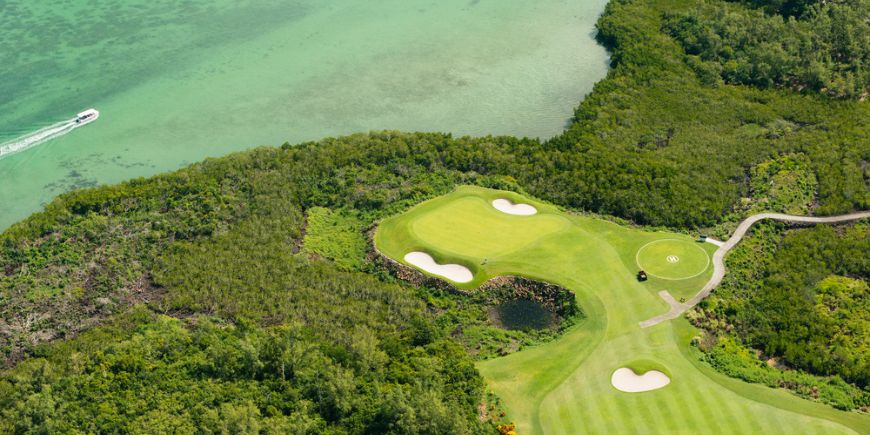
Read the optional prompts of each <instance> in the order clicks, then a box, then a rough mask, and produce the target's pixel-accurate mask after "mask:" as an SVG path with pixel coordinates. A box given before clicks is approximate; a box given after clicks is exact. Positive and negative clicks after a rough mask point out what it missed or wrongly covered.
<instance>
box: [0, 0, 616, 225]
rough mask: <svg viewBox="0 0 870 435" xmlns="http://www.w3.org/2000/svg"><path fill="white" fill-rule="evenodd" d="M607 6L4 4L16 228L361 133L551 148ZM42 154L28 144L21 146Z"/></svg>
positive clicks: (224, 1) (0, 37) (191, 1)
mask: <svg viewBox="0 0 870 435" xmlns="http://www.w3.org/2000/svg"><path fill="white" fill-rule="evenodd" d="M605 4H606V0H576V1H569V0H535V1H527V0H524V1H519V0H461V1H459V0H438V1H434V0H429V1H427V0H368V1H362V0H318V1H313V0H283V1H277V0H257V1H254V0H247V1H245V0H240V1H229V0H209V1H203V0H185V1H178V0H104V1H100V0H91V1H85V0H62V1H48V0H36V1H4V0H0V77H2V80H0V144H2V145H0V154H3V147H4V146H5V147H6V149H7V150H11V149H13V148H15V146H16V143H17V144H18V145H21V143H20V142H19V140H20V139H21V138H26V137H28V136H30V135H32V134H33V133H34V132H37V131H40V130H42V131H43V132H45V131H48V130H46V128H49V127H53V126H54V127H56V126H63V122H65V121H67V120H69V119H70V118H72V117H73V116H74V115H75V114H76V113H77V112H79V111H81V110H83V109H86V108H90V107H94V108H97V109H98V110H100V112H101V116H100V119H98V120H97V121H96V122H94V123H92V124H89V125H86V126H83V127H81V128H77V129H69V131H63V128H61V129H60V130H59V131H57V132H54V131H53V130H52V131H50V132H49V133H51V134H50V135H49V136H50V137H53V139H51V140H47V141H44V142H42V143H39V141H35V142H34V143H37V145H35V146H30V148H28V149H26V150H23V151H20V152H17V153H14V154H6V155H2V156H0V229H3V228H6V227H8V226H9V225H10V224H12V223H13V222H15V221H17V220H20V219H22V218H24V217H26V216H27V215H28V214H30V213H32V212H34V211H36V210H38V209H39V208H40V207H41V206H42V205H43V204H45V203H46V202H48V201H50V200H51V198H52V197H54V196H56V195H57V194H59V193H62V192H64V191H67V190H70V189H73V188H76V187H83V186H91V185H96V184H100V183H107V182H117V181H121V180H124V179H127V178H131V177H136V176H145V175H151V174H154V173H157V172H161V171H166V170H171V169H176V168H179V167H181V166H184V165H186V164H189V163H191V162H195V161H198V160H201V159H203V158H205V157H208V156H219V155H223V154H226V153H228V152H232V151H237V150H242V149H245V148H250V147H253V146H258V145H278V144H281V143H283V142H285V141H289V142H291V143H294V142H300V141H304V140H313V139H318V138H321V137H325V136H335V135H341V134H349V133H354V132H361V131H370V130H382V129H398V130H407V131H442V132H451V133H454V134H456V135H487V134H511V135H519V136H529V137H541V138H547V137H550V136H553V135H555V134H557V133H559V132H560V131H561V130H562V129H563V128H564V126H565V125H566V122H567V120H568V118H569V117H570V115H571V113H572V109H573V108H574V107H575V106H576V105H577V103H578V102H579V101H580V100H581V99H582V97H583V95H585V94H586V93H588V92H589V91H590V90H591V89H592V85H593V84H594V83H595V82H596V81H598V80H600V79H601V78H603V77H604V75H605V74H606V72H607V53H606V52H605V50H604V49H603V48H602V47H600V46H599V45H597V44H596V43H595V41H594V23H595V20H596V19H597V17H598V15H599V14H600V13H601V11H602V10H603V8H604V5H605ZM19 148H26V147H19Z"/></svg>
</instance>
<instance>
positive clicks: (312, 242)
mask: <svg viewBox="0 0 870 435" xmlns="http://www.w3.org/2000/svg"><path fill="white" fill-rule="evenodd" d="M307 215H308V219H307V225H306V227H305V238H304V239H303V245H302V250H303V252H307V253H310V254H316V255H319V256H321V257H325V258H328V259H330V260H332V261H334V262H335V264H336V265H338V266H339V267H341V268H342V269H345V270H354V269H359V268H360V267H361V266H362V263H363V260H364V259H365V255H366V240H365V237H364V236H363V234H362V226H363V225H362V223H361V222H360V221H359V219H357V218H356V217H354V216H353V215H351V214H350V213H348V212H346V211H333V210H330V209H328V208H324V207H313V208H311V209H309V210H308V212H307Z"/></svg>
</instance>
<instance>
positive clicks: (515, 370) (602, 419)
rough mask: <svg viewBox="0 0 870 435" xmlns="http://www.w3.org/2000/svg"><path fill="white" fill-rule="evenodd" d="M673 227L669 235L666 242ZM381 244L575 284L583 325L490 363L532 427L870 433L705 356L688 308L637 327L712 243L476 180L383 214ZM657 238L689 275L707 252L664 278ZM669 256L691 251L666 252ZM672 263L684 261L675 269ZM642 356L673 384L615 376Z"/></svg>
mask: <svg viewBox="0 0 870 435" xmlns="http://www.w3.org/2000/svg"><path fill="white" fill-rule="evenodd" d="M502 197H503V198H507V199H510V200H512V201H514V202H525V203H529V204H532V205H534V206H535V207H537V208H538V210H539V214H538V215H535V216H531V217H517V216H510V215H505V214H503V213H500V212H497V211H494V210H491V207H489V203H490V202H491V201H492V200H493V199H497V198H502ZM535 222H539V224H534V223H535ZM529 223H533V224H529ZM662 240H667V241H668V242H657V241H662ZM651 242H655V243H653V244H652V245H650V243H651ZM375 243H376V245H377V246H378V248H379V249H380V250H381V252H383V253H384V254H385V255H388V256H390V257H391V258H394V259H397V260H401V259H402V257H403V256H404V254H405V253H407V252H409V251H412V250H424V251H427V252H429V253H431V254H432V255H433V256H434V257H436V259H438V260H439V261H442V262H444V261H449V262H459V263H462V264H466V265H469V267H472V270H473V271H474V272H475V280H474V281H473V282H472V283H470V284H469V285H468V286H467V287H469V288H473V287H476V286H477V285H479V284H480V283H482V282H483V281H485V280H486V279H488V278H490V277H492V276H496V275H500V274H513V275H522V276H528V277H533V278H538V279H542V280H546V281H548V282H553V283H557V284H560V285H563V286H565V287H567V288H569V289H571V290H572V291H574V292H575V293H576V294H577V298H578V302H579V303H580V304H581V306H582V307H583V309H584V311H585V312H586V314H587V318H586V320H584V321H583V322H582V323H581V324H579V325H577V326H575V327H574V328H572V329H570V330H569V331H567V332H566V333H565V334H564V335H563V336H562V337H560V338H559V339H557V340H555V341H553V342H551V343H548V344H545V345H541V346H537V347H533V348H529V349H525V350H523V351H521V352H518V353H515V354H512V355H509V356H507V357H503V358H497V359H493V360H488V361H483V362H481V363H479V365H478V368H479V369H480V371H481V373H483V375H484V377H485V378H486V380H487V382H488V384H489V386H490V388H491V389H492V390H493V391H494V392H495V393H496V394H498V395H499V396H500V397H501V398H502V401H503V403H504V405H505V407H506V408H507V410H508V411H509V413H510V416H511V417H512V418H513V419H515V421H516V423H517V424H518V428H519V431H520V433H523V434H528V433H541V434H552V433H649V432H661V431H668V432H671V433H674V432H676V433H709V432H723V433H760V432H766V433H826V434H827V433H848V432H858V433H870V418H868V417H867V416H862V415H859V414H855V413H845V412H840V411H836V410H834V409H832V408H830V407H828V406H826V405H821V404H817V403H812V402H809V401H806V400H803V399H800V398H797V397H795V396H792V395H791V394H790V393H788V392H786V391H781V390H773V389H769V388H766V387H762V386H757V385H751V384H747V383H744V382H740V381H737V380H734V379H730V378H727V377H724V376H722V375H719V374H718V373H715V372H713V371H712V370H710V369H709V368H708V367H706V366H703V365H702V364H700V363H699V362H697V361H696V360H695V358H694V357H692V356H691V355H690V348H689V340H690V339H691V337H692V335H693V334H694V330H693V329H692V328H691V327H690V326H689V325H688V323H687V322H686V321H685V320H683V319H679V320H676V321H672V322H666V323H663V324H660V325H657V326H655V327H652V328H649V329H641V328H640V327H639V326H638V322H639V321H641V320H645V319H647V318H649V317H652V316H655V315H657V314H661V313H664V312H666V311H667V310H668V307H667V305H666V304H665V303H664V302H663V301H662V300H661V299H660V298H659V297H658V296H657V295H656V293H657V292H658V291H660V290H668V291H670V292H671V293H672V294H673V295H674V296H675V297H684V296H688V295H690V294H692V293H694V292H695V291H697V290H698V289H699V288H700V287H701V286H702V285H703V284H704V282H706V280H707V279H708V278H709V276H710V274H711V273H712V267H711V266H710V265H709V264H708V261H707V259H706V258H704V257H705V256H704V255H702V254H703V253H705V252H706V253H707V254H708V255H709V254H711V253H712V252H713V251H714V250H715V248H716V247H715V246H713V245H710V244H700V243H696V242H694V241H693V238H692V237H689V236H685V235H680V234H672V233H663V232H645V231H641V230H637V229H632V228H626V227H622V226H619V225H616V224H614V223H611V222H607V221H603V220H600V219H593V218H588V217H583V216H575V215H569V214H566V213H563V212H560V211H559V210H558V209H556V208H555V207H552V206H549V205H546V204H542V203H539V202H537V201H534V200H531V199H528V198H523V197H520V196H518V195H516V194H512V193H508V192H501V191H495V190H489V189H482V188H476V187H462V188H459V189H457V190H456V191H455V192H453V193H451V194H449V195H446V196H443V197H440V198H436V199H434V200H431V201H427V202H425V203H423V204H421V205H419V206H417V207H415V208H413V209H411V210H410V211H408V212H406V213H404V214H402V215H400V216H397V217H394V218H391V219H388V220H385V221H384V222H383V223H382V224H381V227H380V228H379V230H378V232H377V234H376V235H375ZM656 245H662V250H661V252H659V249H658V248H657V249H656V250H655V251H651V252H652V253H651V254H650V256H651V258H652V260H650V261H655V260H656V259H659V260H661V257H662V254H664V259H665V260H664V263H663V264H658V263H657V265H656V266H655V267H659V266H661V267H664V268H665V270H664V272H662V276H665V277H679V276H691V275H692V274H694V273H696V272H697V269H699V268H701V266H702V265H704V264H707V265H706V266H704V267H705V269H703V271H702V272H701V273H700V274H699V275H697V276H694V277H692V278H688V279H682V280H673V279H663V278H655V277H654V278H652V279H650V280H649V281H647V282H644V283H639V282H637V280H636V279H635V273H636V272H637V269H638V265H637V261H638V255H637V254H638V251H639V250H640V249H641V248H643V247H644V246H653V247H655V246H656ZM665 248H669V249H665ZM670 255H677V256H678V257H679V259H680V261H678V262H677V263H671V262H668V261H667V257H668V256H670ZM645 256H646V254H644V257H645ZM484 260H485V261H484ZM683 261H685V263H683V264H682V265H680V263H682V262H683ZM643 264H644V265H645V267H650V268H652V267H654V266H653V265H652V264H650V265H649V266H647V263H646V262H645V261H644V262H643ZM674 264H677V265H680V266H682V268H679V269H678V268H671V270H668V269H669V268H670V266H673V265H674ZM656 270H658V269H656ZM665 272H667V273H665ZM680 274H682V275H680ZM638 361H642V362H644V364H654V365H656V366H659V367H661V368H663V371H665V372H666V373H668V374H670V375H671V383H670V384H669V385H668V386H666V387H665V388H663V389H661V390H656V391H651V392H645V393H623V392H619V391H617V390H616V389H614V388H613V387H612V386H611V385H610V375H611V373H613V371H614V370H616V369H617V368H619V367H622V366H633V365H635V364H637V362H638Z"/></svg>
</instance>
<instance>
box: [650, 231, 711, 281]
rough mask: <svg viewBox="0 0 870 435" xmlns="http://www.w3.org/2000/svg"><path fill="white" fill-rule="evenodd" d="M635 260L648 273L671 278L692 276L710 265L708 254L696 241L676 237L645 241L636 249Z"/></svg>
mask: <svg viewBox="0 0 870 435" xmlns="http://www.w3.org/2000/svg"><path fill="white" fill-rule="evenodd" d="M636 261H637V266H638V267H639V268H640V269H641V270H644V271H646V273H647V274H648V275H652V276H655V277H657V278H663V279H672V280H679V279H687V278H692V277H694V276H697V275H700V274H702V273H704V271H705V270H707V268H708V267H709V266H710V256H709V255H707V252H706V251H704V249H703V248H701V247H700V246H698V243H693V242H687V241H685V240H678V239H663V240H655V241H652V242H649V243H647V244H646V245H644V246H643V247H641V248H640V250H638V251H637V255H636Z"/></svg>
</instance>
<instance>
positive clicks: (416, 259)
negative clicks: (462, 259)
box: [405, 251, 474, 283]
mask: <svg viewBox="0 0 870 435" xmlns="http://www.w3.org/2000/svg"><path fill="white" fill-rule="evenodd" d="M405 261H407V262H408V264H410V265H412V266H415V267H419V268H420V269H423V270H425V271H426V272H429V273H431V274H433V275H438V276H440V277H444V278H447V279H449V280H450V281H453V282H459V283H464V282H470V281H471V280H472V279H474V274H473V273H471V270H469V269H468V268H467V267H465V266H463V265H461V264H438V263H437V262H435V259H434V258H432V256H431V255H429V254H427V253H425V252H419V251H414V252H409V253H407V254H405Z"/></svg>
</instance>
